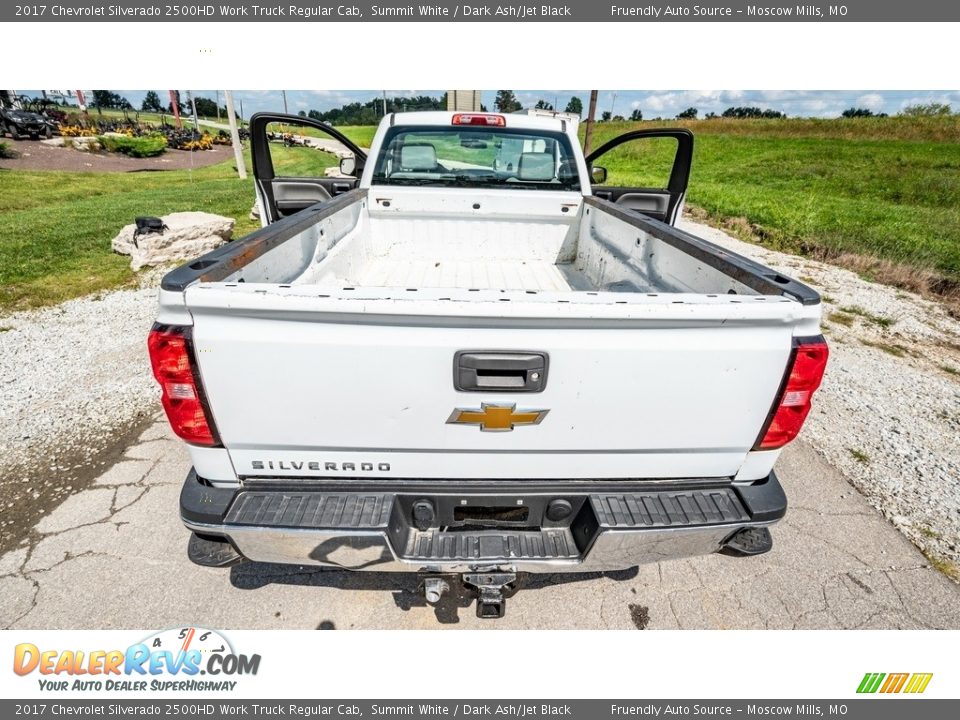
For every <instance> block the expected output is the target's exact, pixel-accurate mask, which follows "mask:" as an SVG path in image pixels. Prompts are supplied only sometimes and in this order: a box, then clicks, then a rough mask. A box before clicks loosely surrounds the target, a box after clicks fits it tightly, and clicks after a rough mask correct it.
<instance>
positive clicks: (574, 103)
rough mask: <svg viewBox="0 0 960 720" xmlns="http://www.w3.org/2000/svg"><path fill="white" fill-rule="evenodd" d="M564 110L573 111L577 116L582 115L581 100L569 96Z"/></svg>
mask: <svg viewBox="0 0 960 720" xmlns="http://www.w3.org/2000/svg"><path fill="white" fill-rule="evenodd" d="M564 112H568V113H573V114H574V115H577V116H580V115H583V102H582V101H581V100H580V98H578V97H572V98H570V102H568V103H567V107H566V109H565V110H564Z"/></svg>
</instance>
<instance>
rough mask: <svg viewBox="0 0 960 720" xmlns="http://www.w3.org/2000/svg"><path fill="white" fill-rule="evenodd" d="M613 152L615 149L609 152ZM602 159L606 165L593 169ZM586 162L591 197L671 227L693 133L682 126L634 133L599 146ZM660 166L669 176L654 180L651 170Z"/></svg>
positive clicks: (680, 200) (682, 192)
mask: <svg viewBox="0 0 960 720" xmlns="http://www.w3.org/2000/svg"><path fill="white" fill-rule="evenodd" d="M638 141H641V144H640V145H639V146H638V145H636V144H635V143H636V142H638ZM671 141H674V142H671ZM627 143H630V146H627ZM615 148H619V150H617V151H616V152H611V151H614V150H615ZM671 153H672V163H671V158H670V155H671ZM603 156H607V161H606V162H607V166H600V165H597V164H596V162H597V160H599V159H600V158H602V157H603ZM586 161H587V168H588V169H589V170H590V177H591V179H592V181H593V183H594V185H593V194H594V195H595V196H596V197H598V198H602V199H603V200H609V201H610V202H613V203H616V204H617V205H621V206H623V207H624V208H626V209H628V210H633V211H635V212H638V213H641V214H643V215H646V216H648V217H651V218H653V219H655V220H661V221H662V222H665V223H668V224H670V225H673V224H674V223H675V222H676V220H677V218H678V217H679V215H680V210H681V209H682V208H683V199H684V196H685V195H686V192H687V183H688V182H689V181H690V166H691V164H692V161H693V133H691V132H690V131H689V130H685V129H683V128H678V129H668V128H652V129H649V130H633V131H632V132H628V133H624V134H623V135H619V136H617V137H615V138H614V139H613V140H610V141H609V142H607V143H605V144H603V145H601V146H600V147H599V148H597V149H596V150H594V151H593V152H592V153H590V154H589V155H588V156H587V157H586ZM665 165H668V166H669V167H670V170H669V176H667V175H666V173H661V175H660V176H659V177H658V176H657V172H656V168H657V167H658V166H659V167H664V166H665ZM611 180H612V182H611ZM638 180H639V183H640V184H638Z"/></svg>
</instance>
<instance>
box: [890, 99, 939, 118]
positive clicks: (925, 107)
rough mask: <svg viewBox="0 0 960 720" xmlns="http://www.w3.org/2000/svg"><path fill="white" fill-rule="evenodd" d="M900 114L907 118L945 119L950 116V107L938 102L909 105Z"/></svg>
mask: <svg viewBox="0 0 960 720" xmlns="http://www.w3.org/2000/svg"><path fill="white" fill-rule="evenodd" d="M900 114H901V115H904V116H906V117H945V116H947V115H949V114H950V106H949V105H946V104H944V103H938V102H929V103H920V104H917V105H907V106H906V107H905V108H904V109H903V110H901V111H900Z"/></svg>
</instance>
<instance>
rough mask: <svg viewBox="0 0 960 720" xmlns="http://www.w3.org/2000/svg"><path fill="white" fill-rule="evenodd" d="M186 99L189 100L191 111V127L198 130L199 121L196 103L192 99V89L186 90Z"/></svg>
mask: <svg viewBox="0 0 960 720" xmlns="http://www.w3.org/2000/svg"><path fill="white" fill-rule="evenodd" d="M187 100H189V101H190V108H191V109H192V111H193V129H194V130H196V131H197V132H200V121H199V120H197V104H196V103H195V102H194V101H193V91H191V90H187Z"/></svg>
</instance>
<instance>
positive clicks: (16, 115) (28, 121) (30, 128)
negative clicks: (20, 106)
mask: <svg viewBox="0 0 960 720" xmlns="http://www.w3.org/2000/svg"><path fill="white" fill-rule="evenodd" d="M53 130H54V125H53V123H52V122H51V121H50V120H49V119H48V118H46V117H44V116H43V115H41V114H39V113H35V112H30V111H29V110H17V109H15V108H7V107H0V135H2V134H6V133H9V134H10V137H12V138H13V139H14V140H19V139H20V138H21V137H27V136H29V137H30V138H31V139H33V140H37V139H39V138H40V137H45V138H48V137H52V136H53Z"/></svg>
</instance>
